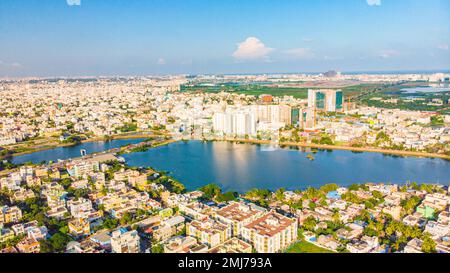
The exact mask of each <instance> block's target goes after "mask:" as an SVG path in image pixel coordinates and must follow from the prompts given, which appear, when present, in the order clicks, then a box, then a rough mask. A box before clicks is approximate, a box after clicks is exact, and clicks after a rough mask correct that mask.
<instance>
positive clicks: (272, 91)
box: [181, 84, 382, 99]
mask: <svg viewBox="0 0 450 273" xmlns="http://www.w3.org/2000/svg"><path fill="white" fill-rule="evenodd" d="M381 87H382V86H380V85H377V84H359V85H353V86H346V87H341V88H339V89H341V90H342V91H343V93H344V96H346V97H350V96H357V95H359V94H364V93H367V92H373V91H375V90H376V89H377V88H381ZM308 89H319V87H275V86H267V85H259V84H248V85H229V84H222V85H208V86H205V85H183V86H182V87H181V92H191V93H192V92H201V93H219V92H229V93H237V94H245V95H253V96H260V95H262V94H268V95H272V96H276V97H283V96H293V97H294V98H297V99H306V98H307V97H308Z"/></svg>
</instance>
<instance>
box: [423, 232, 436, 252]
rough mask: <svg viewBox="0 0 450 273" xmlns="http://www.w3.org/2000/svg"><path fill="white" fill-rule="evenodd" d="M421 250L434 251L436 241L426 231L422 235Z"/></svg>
mask: <svg viewBox="0 0 450 273" xmlns="http://www.w3.org/2000/svg"><path fill="white" fill-rule="evenodd" d="M422 241H423V242H422V251H423V252H425V253H433V252H436V242H435V241H433V239H432V238H431V236H430V234H429V233H428V232H426V233H425V234H424V235H423V237H422Z"/></svg>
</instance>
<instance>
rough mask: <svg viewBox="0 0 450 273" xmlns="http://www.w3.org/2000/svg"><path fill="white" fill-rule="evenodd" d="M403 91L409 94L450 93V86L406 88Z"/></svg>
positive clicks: (436, 85)
mask: <svg viewBox="0 0 450 273" xmlns="http://www.w3.org/2000/svg"><path fill="white" fill-rule="evenodd" d="M402 91H404V92H405V93H407V94H415V93H439V92H450V86H449V85H448V84H435V85H430V86H423V87H411V88H404V89H402Z"/></svg>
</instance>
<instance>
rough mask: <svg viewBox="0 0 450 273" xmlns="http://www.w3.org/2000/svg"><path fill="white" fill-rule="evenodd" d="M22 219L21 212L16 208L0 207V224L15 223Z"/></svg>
mask: <svg viewBox="0 0 450 273" xmlns="http://www.w3.org/2000/svg"><path fill="white" fill-rule="evenodd" d="M21 219H22V210H21V209H20V208H19V207H17V206H13V207H9V206H3V207H0V224H2V223H4V224H8V223H17V222H19V221H20V220H21Z"/></svg>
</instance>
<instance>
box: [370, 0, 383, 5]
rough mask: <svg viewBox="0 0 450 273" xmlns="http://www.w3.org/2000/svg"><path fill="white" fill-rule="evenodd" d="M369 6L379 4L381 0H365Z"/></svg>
mask: <svg viewBox="0 0 450 273" xmlns="http://www.w3.org/2000/svg"><path fill="white" fill-rule="evenodd" d="M366 1H367V5H369V6H381V0H366Z"/></svg>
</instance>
